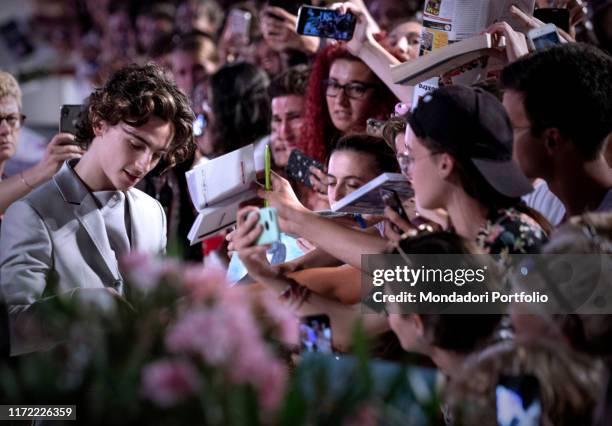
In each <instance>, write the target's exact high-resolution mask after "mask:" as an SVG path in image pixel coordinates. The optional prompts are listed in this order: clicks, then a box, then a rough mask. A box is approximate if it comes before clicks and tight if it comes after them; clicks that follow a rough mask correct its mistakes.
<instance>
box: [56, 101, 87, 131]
mask: <svg viewBox="0 0 612 426" xmlns="http://www.w3.org/2000/svg"><path fill="white" fill-rule="evenodd" d="M82 111H83V105H62V106H61V107H60V122H59V131H60V132H63V133H70V134H72V135H75V134H76V125H77V123H78V121H79V119H80V118H81V112H82Z"/></svg>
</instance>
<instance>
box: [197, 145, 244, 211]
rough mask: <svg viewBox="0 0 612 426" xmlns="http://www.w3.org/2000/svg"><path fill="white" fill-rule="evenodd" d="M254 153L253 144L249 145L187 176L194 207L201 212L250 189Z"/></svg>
mask: <svg viewBox="0 0 612 426" xmlns="http://www.w3.org/2000/svg"><path fill="white" fill-rule="evenodd" d="M253 152H254V149H253V145H247V146H245V147H243V148H240V149H237V150H235V151H232V152H230V153H229V154H225V155H222V156H221V157H218V158H215V159H214V160H210V161H208V162H207V163H205V164H202V165H199V166H196V167H194V168H193V169H192V170H190V171H188V172H187V173H185V177H186V178H187V186H188V188H189V194H190V195H191V200H192V202H193V205H194V206H195V208H196V209H197V210H202V209H203V208H205V207H208V206H210V205H212V204H215V203H217V202H219V201H221V200H224V199H226V198H229V197H231V196H233V195H236V194H238V193H241V192H244V191H246V190H248V189H249V187H250V185H251V183H252V182H253V181H254V180H255V161H254V154H253Z"/></svg>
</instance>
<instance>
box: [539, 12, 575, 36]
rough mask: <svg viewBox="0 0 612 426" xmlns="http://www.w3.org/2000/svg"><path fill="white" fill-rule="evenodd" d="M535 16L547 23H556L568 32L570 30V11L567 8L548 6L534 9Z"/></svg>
mask: <svg viewBox="0 0 612 426" xmlns="http://www.w3.org/2000/svg"><path fill="white" fill-rule="evenodd" d="M533 17H534V18H537V19H539V20H540V21H542V22H544V23H545V24H555V26H557V27H559V28H561V29H562V30H563V31H565V32H566V33H567V32H569V26H570V12H569V10H568V9H565V8H557V7H550V8H549V7H546V8H540V9H536V10H534V11H533Z"/></svg>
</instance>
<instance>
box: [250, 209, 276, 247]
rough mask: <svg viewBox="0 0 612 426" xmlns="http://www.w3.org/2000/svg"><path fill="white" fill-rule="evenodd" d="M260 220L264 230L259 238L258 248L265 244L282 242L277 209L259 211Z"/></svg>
mask: <svg viewBox="0 0 612 426" xmlns="http://www.w3.org/2000/svg"><path fill="white" fill-rule="evenodd" d="M258 213H259V220H258V221H257V223H258V224H260V225H261V227H262V228H263V230H262V231H261V234H260V235H259V238H257V242H256V243H255V244H257V245H258V246H261V245H265V244H272V243H273V242H274V241H279V240H280V227H279V226H278V217H277V213H276V209H275V208H274V207H264V208H261V209H259V211H258Z"/></svg>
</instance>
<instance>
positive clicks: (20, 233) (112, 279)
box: [0, 163, 166, 353]
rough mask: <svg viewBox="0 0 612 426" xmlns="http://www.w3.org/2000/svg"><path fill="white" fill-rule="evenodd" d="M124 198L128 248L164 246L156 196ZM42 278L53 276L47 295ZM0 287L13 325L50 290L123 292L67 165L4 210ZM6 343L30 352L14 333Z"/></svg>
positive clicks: (100, 226)
mask: <svg viewBox="0 0 612 426" xmlns="http://www.w3.org/2000/svg"><path fill="white" fill-rule="evenodd" d="M71 164H73V163H71ZM126 203H127V205H128V206H129V212H130V217H131V249H132V251H138V252H145V253H147V252H148V253H153V254H155V253H162V252H164V250H165V247H166V217H165V214H164V211H163V209H162V207H161V205H160V204H159V202H157V201H156V200H155V199H153V198H151V197H149V196H148V195H146V194H145V193H144V192H141V191H139V190H137V189H130V190H128V191H127V192H126ZM49 279H52V280H54V281H56V282H57V286H56V288H55V293H54V294H51V292H50V290H49V289H48V288H47V280H49ZM0 287H1V289H2V292H3V294H4V297H5V300H6V304H7V306H8V308H9V313H10V315H11V322H12V324H13V325H14V324H16V323H17V322H18V319H19V316H20V315H21V314H23V313H26V312H27V311H31V310H32V308H33V307H34V306H35V304H36V303H40V301H44V299H45V298H47V297H52V296H55V295H57V294H66V293H71V292H76V291H79V290H81V289H84V288H88V289H96V288H97V289H103V288H104V287H113V288H114V289H116V290H118V291H119V292H120V293H122V291H123V280H122V277H121V274H120V272H119V267H118V262H117V259H116V257H115V254H114V252H113V251H112V249H111V246H110V243H109V238H108V235H107V233H106V228H105V224H104V220H103V218H102V214H101V212H100V209H99V208H98V205H97V202H96V200H95V198H94V197H93V195H92V194H91V193H90V192H89V190H88V189H87V188H86V187H85V185H84V184H83V183H82V181H81V180H80V179H79V178H78V176H77V175H76V173H75V172H74V170H73V169H72V167H71V165H69V164H68V163H64V165H63V166H62V168H61V169H60V170H59V171H58V172H57V173H56V174H55V176H53V179H52V180H50V181H49V182H47V183H45V184H44V185H42V186H40V187H39V188H37V189H35V190H34V191H32V192H31V193H30V194H28V195H27V196H26V197H24V198H22V199H21V200H19V201H17V202H15V203H13V204H12V205H11V206H10V207H9V208H8V209H7V211H6V213H5V215H4V218H3V220H2V230H1V231H0ZM100 293H106V292H100ZM12 331H14V330H12ZM11 346H12V350H11V352H12V353H16V352H24V351H30V350H32V348H29V349H28V348H25V347H23V348H18V347H15V344H14V340H13V339H12V341H11ZM18 346H21V345H18ZM34 349H36V348H34Z"/></svg>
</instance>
